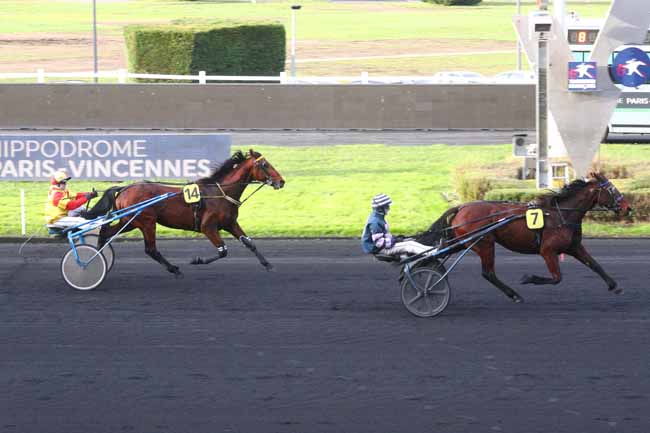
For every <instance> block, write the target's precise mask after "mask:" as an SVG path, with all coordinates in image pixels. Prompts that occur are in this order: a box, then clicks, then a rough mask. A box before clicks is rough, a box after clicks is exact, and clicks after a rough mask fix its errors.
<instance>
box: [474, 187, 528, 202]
mask: <svg viewBox="0 0 650 433" xmlns="http://www.w3.org/2000/svg"><path fill="white" fill-rule="evenodd" d="M539 195H540V192H539V191H538V190H536V189H531V188H525V189H521V188H499V189H492V190H490V191H488V192H487V193H486V194H485V200H494V201H514V202H522V203H527V202H529V201H531V200H533V199H534V198H536V197H537V196H539Z"/></svg>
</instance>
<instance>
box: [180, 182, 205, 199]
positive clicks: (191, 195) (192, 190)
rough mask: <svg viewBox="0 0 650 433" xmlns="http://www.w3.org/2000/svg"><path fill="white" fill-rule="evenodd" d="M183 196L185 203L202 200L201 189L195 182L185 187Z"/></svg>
mask: <svg viewBox="0 0 650 433" xmlns="http://www.w3.org/2000/svg"><path fill="white" fill-rule="evenodd" d="M183 198H184V199H185V203H196V202H198V201H200V200H201V191H200V190H199V186H198V185H197V184H195V183H193V184H190V185H185V186H184V187H183Z"/></svg>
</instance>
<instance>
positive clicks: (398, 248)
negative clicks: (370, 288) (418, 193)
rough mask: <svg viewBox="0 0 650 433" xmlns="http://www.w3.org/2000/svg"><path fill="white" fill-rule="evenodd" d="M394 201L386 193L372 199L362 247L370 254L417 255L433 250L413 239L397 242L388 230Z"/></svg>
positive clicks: (362, 236) (362, 238)
mask: <svg viewBox="0 0 650 433" xmlns="http://www.w3.org/2000/svg"><path fill="white" fill-rule="evenodd" d="M392 203H393V201H392V200H391V199H390V197H388V196H387V195H386V194H377V195H376V196H375V197H374V198H373V199H372V204H371V205H372V213H371V214H370V216H369V217H368V221H367V222H366V226H365V228H364V229H363V234H362V235H361V247H362V248H363V251H365V252H366V253H368V254H382V255H389V256H392V255H401V254H408V255H415V254H420V253H422V252H424V251H430V250H432V247H430V246H428V245H423V244H421V243H419V242H415V241H413V240H405V241H401V242H397V241H396V239H395V237H394V236H393V235H392V234H391V233H390V231H389V230H388V223H387V222H386V214H387V213H388V211H389V210H390V205H391V204H392Z"/></svg>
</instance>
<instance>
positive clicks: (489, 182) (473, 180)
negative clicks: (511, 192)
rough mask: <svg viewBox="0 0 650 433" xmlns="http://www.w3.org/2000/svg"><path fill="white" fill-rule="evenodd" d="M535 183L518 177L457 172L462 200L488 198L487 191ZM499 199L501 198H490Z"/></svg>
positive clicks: (525, 186) (457, 183)
mask: <svg viewBox="0 0 650 433" xmlns="http://www.w3.org/2000/svg"><path fill="white" fill-rule="evenodd" d="M531 185H534V181H532V182H531V181H525V180H517V179H495V178H492V177H487V176H485V175H483V176H482V175H480V174H478V175H467V174H465V173H457V177H456V185H455V187H456V192H457V193H458V195H459V196H460V198H461V200H462V201H474V200H488V199H487V198H486V197H487V193H488V192H491V191H492V190H502V189H527V188H529V187H530V186H531ZM490 200H499V199H490Z"/></svg>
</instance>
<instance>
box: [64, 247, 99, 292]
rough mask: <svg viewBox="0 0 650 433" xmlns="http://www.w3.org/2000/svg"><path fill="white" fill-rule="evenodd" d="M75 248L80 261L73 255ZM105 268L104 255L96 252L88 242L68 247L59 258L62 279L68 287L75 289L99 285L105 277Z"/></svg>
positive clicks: (87, 288)
mask: <svg viewBox="0 0 650 433" xmlns="http://www.w3.org/2000/svg"><path fill="white" fill-rule="evenodd" d="M75 249H76V250H77V255H78V256H79V261H80V263H79V262H77V259H76V257H75V254H74V251H75ZM91 259H92V260H91ZM107 269H108V267H107V266H106V259H105V258H104V256H103V255H102V254H98V252H97V248H95V247H93V246H90V245H88V244H82V245H77V246H75V248H74V249H72V248H70V250H68V252H67V253H65V255H64V256H63V259H62V260H61V275H62V276H63V279H64V280H65V282H66V283H68V285H69V286H70V287H72V288H73V289H77V290H92V289H94V288H95V287H97V286H99V285H100V284H101V283H102V282H103V281H104V278H106V273H107Z"/></svg>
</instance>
